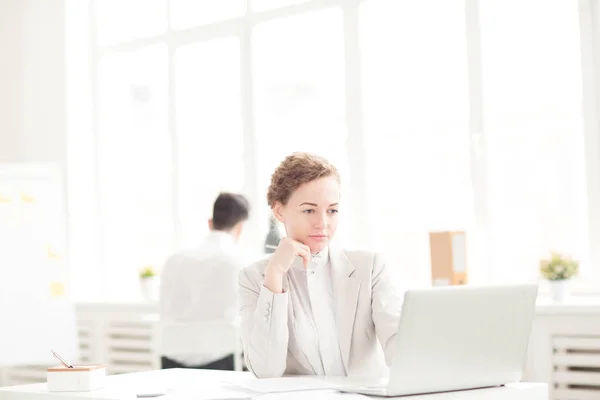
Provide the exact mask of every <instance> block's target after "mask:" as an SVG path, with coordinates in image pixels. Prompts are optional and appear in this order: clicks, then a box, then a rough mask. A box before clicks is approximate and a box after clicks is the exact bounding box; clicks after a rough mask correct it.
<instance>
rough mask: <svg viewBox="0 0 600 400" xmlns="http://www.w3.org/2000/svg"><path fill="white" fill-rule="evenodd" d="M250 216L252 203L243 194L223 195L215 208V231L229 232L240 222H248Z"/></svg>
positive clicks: (218, 198)
mask: <svg viewBox="0 0 600 400" xmlns="http://www.w3.org/2000/svg"><path fill="white" fill-rule="evenodd" d="M249 214H250V202H248V199H247V198H246V197H245V196H244V195H241V194H236V193H221V194H219V196H218V197H217V199H216V200H215V204H214V206H213V217H212V219H213V229H215V230H217V231H228V230H230V229H231V228H233V227H234V226H235V225H236V224H237V223H238V222H241V221H246V220H247V219H248V215H249Z"/></svg>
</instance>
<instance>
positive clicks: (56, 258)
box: [47, 247, 60, 260]
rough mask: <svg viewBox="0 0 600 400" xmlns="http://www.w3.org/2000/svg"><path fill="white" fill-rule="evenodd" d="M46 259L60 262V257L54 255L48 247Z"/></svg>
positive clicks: (56, 254)
mask: <svg viewBox="0 0 600 400" xmlns="http://www.w3.org/2000/svg"><path fill="white" fill-rule="evenodd" d="M47 251H48V258H49V259H51V260H60V256H59V255H58V253H56V252H55V251H53V250H52V249H51V248H50V247H48V250H47Z"/></svg>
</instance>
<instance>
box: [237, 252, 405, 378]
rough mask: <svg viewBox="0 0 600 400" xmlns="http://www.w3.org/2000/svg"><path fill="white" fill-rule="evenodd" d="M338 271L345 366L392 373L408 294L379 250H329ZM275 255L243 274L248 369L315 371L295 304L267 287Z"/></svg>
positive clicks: (353, 371) (269, 373)
mask: <svg viewBox="0 0 600 400" xmlns="http://www.w3.org/2000/svg"><path fill="white" fill-rule="evenodd" d="M329 257H330V262H331V267H332V270H333V274H332V282H333V295H334V299H335V315H336V325H337V332H338V339H339V343H340V350H341V353H342V359H343V362H344V367H345V369H346V372H347V375H348V376H377V377H381V376H386V375H387V374H388V368H387V366H386V363H387V365H390V364H391V361H392V353H393V351H394V343H395V337H396V330H397V329H398V320H399V318H400V307H401V302H402V298H401V296H400V293H399V291H398V290H397V285H396V284H395V283H394V282H392V279H391V277H390V274H389V270H388V269H387V268H386V265H385V264H384V262H383V261H382V259H381V257H380V256H379V255H378V254H376V253H371V252H365V251H346V250H341V249H336V248H335V247H334V246H330V248H329ZM268 262H269V258H266V259H263V260H261V261H258V262H257V263H255V264H253V265H251V266H249V267H247V268H245V269H243V270H242V271H241V272H240V275H239V301H240V312H241V317H242V342H243V347H244V357H245V361H246V365H247V366H248V368H249V369H250V370H251V371H252V372H253V373H254V374H255V375H256V376H257V377H259V378H268V377H279V376H282V375H284V374H285V375H288V374H294V375H296V374H297V375H314V374H315V371H314V370H313V368H312V367H311V366H310V363H309V361H308V359H307V358H306V356H305V355H304V352H303V349H302V345H301V343H300V342H299V341H298V340H297V338H296V335H295V329H294V326H295V324H296V321H295V318H294V307H293V304H292V302H291V301H289V294H288V293H287V292H288V290H289V282H288V276H287V275H286V276H285V277H284V281H283V289H284V292H285V293H284V294H273V293H272V292H271V291H270V290H268V289H267V288H265V287H264V286H263V282H264V279H265V269H266V267H267V264H268Z"/></svg>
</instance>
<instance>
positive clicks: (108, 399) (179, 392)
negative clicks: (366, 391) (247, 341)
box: [0, 369, 548, 400]
mask: <svg viewBox="0 0 600 400" xmlns="http://www.w3.org/2000/svg"><path fill="white" fill-rule="evenodd" d="M283 379H285V378H283ZM326 381H333V382H335V383H343V382H346V380H345V379H343V378H337V379H335V378H334V379H328V380H326ZM256 382H259V381H258V380H257V379H255V378H254V377H253V376H252V375H251V374H250V373H248V372H227V371H208V370H188V369H170V370H159V371H149V372H139V373H132V374H123V375H112V376H107V377H106V381H105V384H104V388H103V389H98V390H94V391H91V392H71V393H57V392H48V389H47V386H46V384H45V383H39V384H33V385H22V386H11V387H3V388H0V400H42V399H48V400H74V399H82V400H92V399H93V400H117V399H119V400H129V399H131V400H133V399H136V394H138V393H164V392H165V391H166V392H167V393H168V395H167V396H161V397H156V398H155V399H157V400H162V399H164V400H171V399H183V398H195V399H207V398H211V395H212V398H219V397H217V396H219V395H222V394H227V393H229V394H233V395H235V393H236V389H234V388H233V386H234V385H240V384H252V383H256ZM353 382H354V381H353ZM237 393H239V391H238V392H237ZM307 393H310V398H311V400H325V399H366V398H367V397H365V396H360V395H352V394H343V393H338V392H336V391H333V390H314V391H310V392H307V391H301V392H293V393H285V394H284V393H273V394H267V395H265V394H262V395H260V396H259V398H260V399H261V400H263V399H264V400H272V399H302V398H306V396H307ZM244 397H246V398H251V397H253V396H252V395H246V396H244ZM221 398H222V397H221ZM240 398H241V397H240ZM402 399H405V400H408V399H410V400H484V399H485V400H509V399H510V400H547V399H548V389H547V385H546V384H543V383H515V384H511V385H507V386H505V387H499V388H489V389H476V390H465V391H459V392H449V393H438V394H429V395H417V396H407V397H402Z"/></svg>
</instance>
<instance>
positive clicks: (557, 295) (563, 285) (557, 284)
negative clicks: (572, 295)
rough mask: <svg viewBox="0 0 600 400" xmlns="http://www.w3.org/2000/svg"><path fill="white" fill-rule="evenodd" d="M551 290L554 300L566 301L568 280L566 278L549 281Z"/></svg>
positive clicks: (558, 301)
mask: <svg viewBox="0 0 600 400" xmlns="http://www.w3.org/2000/svg"><path fill="white" fill-rule="evenodd" d="M549 283H550V291H551V293H552V300H553V301H554V302H555V303H563V302H564V301H565V295H566V292H567V281H566V280H565V279H563V280H560V281H549Z"/></svg>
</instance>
